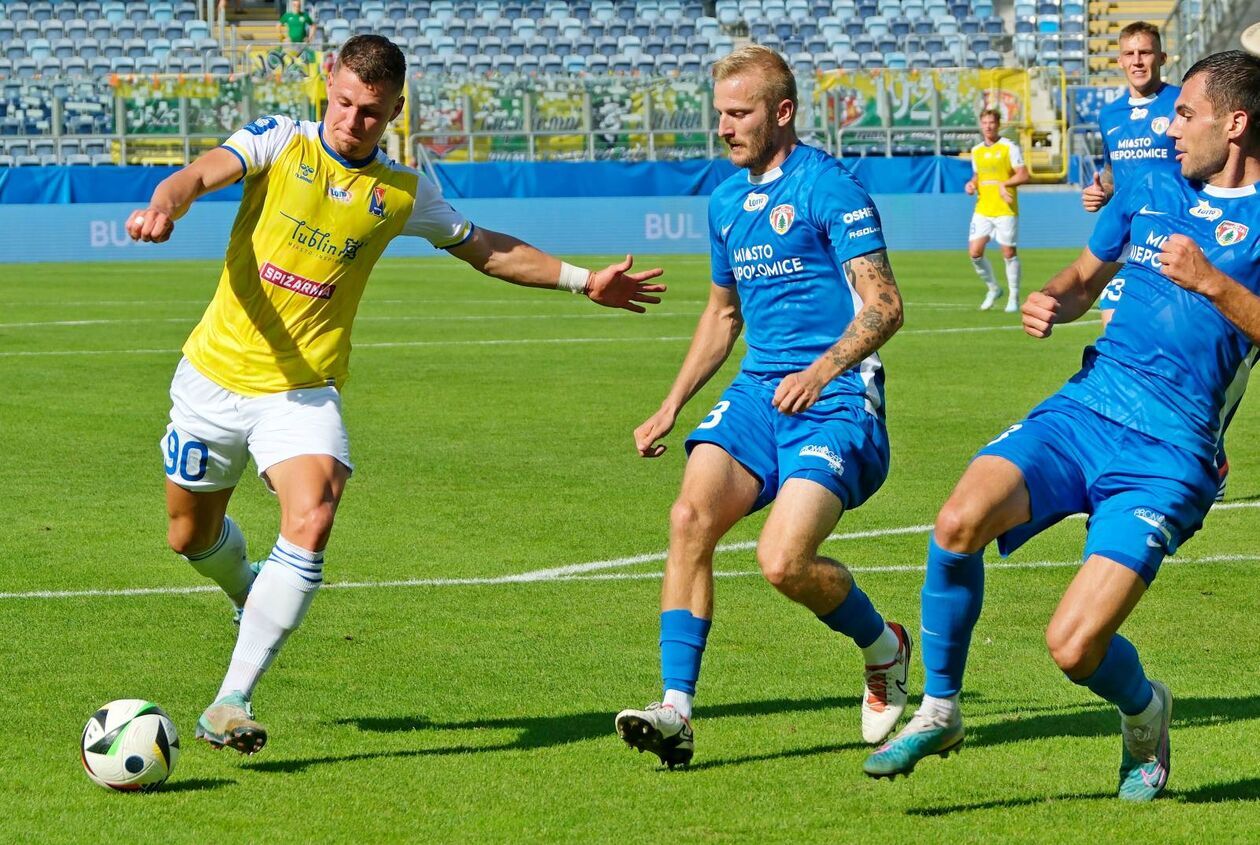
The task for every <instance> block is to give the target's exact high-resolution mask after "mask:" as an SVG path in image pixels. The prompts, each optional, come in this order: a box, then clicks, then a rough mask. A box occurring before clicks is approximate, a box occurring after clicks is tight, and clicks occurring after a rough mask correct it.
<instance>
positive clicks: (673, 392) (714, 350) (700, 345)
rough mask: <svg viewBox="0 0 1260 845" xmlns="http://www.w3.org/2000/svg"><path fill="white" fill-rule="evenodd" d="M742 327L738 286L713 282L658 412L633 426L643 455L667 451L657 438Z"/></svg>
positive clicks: (712, 370) (666, 430) (716, 366)
mask: <svg viewBox="0 0 1260 845" xmlns="http://www.w3.org/2000/svg"><path fill="white" fill-rule="evenodd" d="M743 328H744V318H743V315H742V313H741V312H740V308H739V294H738V293H737V292H736V290H735V288H734V287H723V286H722V285H711V286H710V288H709V304H708V305H706V306H705V308H704V311H703V312H702V313H701V314H700V321H699V323H697V324H696V331H695V334H694V335H692V338H691V346H690V348H688V350H687V357H685V358H683V362H682V366H681V367H680V368H679V369H678V375H677V376H676V377H675V378H674V384H673V386H672V387H670V389H669V394H668V395H667V396H666V397H665V401H664V402H662V403H661V407H660V408H659V409H657V411H656V413H654V414H652V416H650V417H648V418H647V419H646V420H644V422H643V424H642V425H640V426H639V427H638V428H636V429H635V430H634V445H635V448H637V449H638V450H639V454H640V455H642V456H643V457H645V458H657V457H660V456H661V455H663V454H664V453H665V444H664V443H658V442H657V441H658V440H660V439H661V438H663V437H664V436H665V435H667V434H669V433H670V431H671V430H673V428H674V423H675V421H677V419H678V413H679V412H680V411H681V410H682V409H683V406H684V405H686V404H687V401H688V400H689V399H691V397H692V396H695V395H696V391H698V390H699V389H700V388H701V387H704V385H705V384H706V383H707V382H708V381H709V379H710V378H712V377H713V374H714V373H716V372H717V371H718V369H719V368H720V367H721V366H722V363H723V362H724V361H725V360H726V359H727V356H729V355H730V354H731V349H732V348H734V346H735V340H736V338H738V337H739V333H740V331H742V330H743Z"/></svg>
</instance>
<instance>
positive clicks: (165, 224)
mask: <svg viewBox="0 0 1260 845" xmlns="http://www.w3.org/2000/svg"><path fill="white" fill-rule="evenodd" d="M244 172H245V166H244V165H243V164H241V160H240V157H238V156H237V155H235V154H234V153H231V152H229V151H228V150H226V149H224V148H223V147H215V148H214V149H213V150H210V151H208V152H207V153H205V154H204V155H202V156H201V157H199V158H198V159H197V160H196V161H194V162H193V163H192V164H190V165H188V166H187V167H183V168H181V169H179V170H178V171H176V172H175V173H172V174H171V175H170V176H168V177H166V178H165V179H163V180H162V181H161V182H160V183H159V184H158V186H157V187H156V188H154V190H153V196H152V197H151V198H150V199H149V207H148V208H145V209H140V210H137V211H133V212H132V213H131V215H130V216H129V217H128V218H127V234H128V235H130V236H131V239H132V240H133V241H151V242H153V243H162V242H163V241H167V240H170V237H171V232H173V231H174V230H175V221H176V220H178V219H179V218H181V217H183V216H184V215H185V214H187V213H188V209H189V208H190V207H191V206H192V204H193V202H194V201H196V200H197V198H199V197H202V196H204V195H206V194H208V193H210V192H211V191H217V190H219V189H220V188H225V187H227V186H228V185H231V184H232V183H233V182H235V181H236V180H237V179H240V178H241V175H242V174H244Z"/></svg>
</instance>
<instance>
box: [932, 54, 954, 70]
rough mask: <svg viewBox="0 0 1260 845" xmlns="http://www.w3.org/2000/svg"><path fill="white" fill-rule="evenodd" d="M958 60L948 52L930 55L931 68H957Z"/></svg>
mask: <svg viewBox="0 0 1260 845" xmlns="http://www.w3.org/2000/svg"><path fill="white" fill-rule="evenodd" d="M957 66H958V60H957V59H955V58H954V54H953V53H951V52H949V51H948V50H938V51H937V52H935V53H933V54H932V67H957Z"/></svg>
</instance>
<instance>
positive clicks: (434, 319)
mask: <svg viewBox="0 0 1260 845" xmlns="http://www.w3.org/2000/svg"><path fill="white" fill-rule="evenodd" d="M619 316H620V315H618V314H615V313H614V312H612V311H592V312H589V313H585V314H456V315H450V316H442V315H438V314H404V315H391V316H380V317H364V316H362V315H360V316H359V317H356V318H355V321H356V322H358V323H455V322H470V321H486V320H494V321H496V322H502V321H505V320H608V319H615V318H617V317H619ZM652 316H654V317H694V316H696V315H695V314H692V313H690V312H681V311H680V312H670V311H653V312H652ZM198 319H200V315H197V316H192V317H163V318H161V319H157V320H154V319H151V318H139V317H136V318H130V317H128V318H123V319H98V320H47V321H44V322H33V323H0V329H34V328H45V327H52V328H62V327H67V326H69V327H77V326H115V325H135V324H137V323H143V324H145V325H151V324H153V323H187V324H189V325H192V324H195V323H196V322H197V320H198Z"/></svg>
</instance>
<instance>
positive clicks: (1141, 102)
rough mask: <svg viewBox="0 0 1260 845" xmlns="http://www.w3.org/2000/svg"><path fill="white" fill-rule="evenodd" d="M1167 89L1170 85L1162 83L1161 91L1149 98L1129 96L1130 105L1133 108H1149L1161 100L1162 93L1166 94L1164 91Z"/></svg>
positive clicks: (1160, 85)
mask: <svg viewBox="0 0 1260 845" xmlns="http://www.w3.org/2000/svg"><path fill="white" fill-rule="evenodd" d="M1167 87H1168V83H1167V82H1161V83H1159V90H1158V91H1156V92H1155V93H1154V94H1152V95H1151V96H1149V97H1134V96H1132V95H1130V96H1129V105H1131V106H1149V105H1150V104H1151V103H1153V102H1155V101H1156V100H1158V99H1159V95H1160V94H1162V93H1164V89H1165V88H1167Z"/></svg>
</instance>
